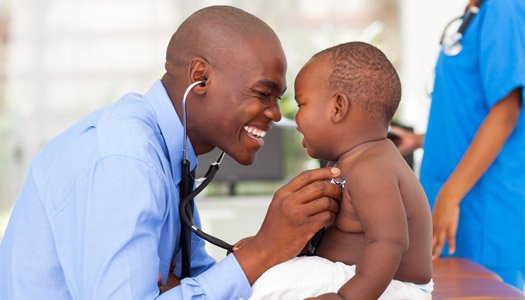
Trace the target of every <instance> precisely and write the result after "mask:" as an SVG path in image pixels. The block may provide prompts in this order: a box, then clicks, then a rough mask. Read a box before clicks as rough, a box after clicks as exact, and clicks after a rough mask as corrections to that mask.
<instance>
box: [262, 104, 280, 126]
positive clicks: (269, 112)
mask: <svg viewBox="0 0 525 300" xmlns="http://www.w3.org/2000/svg"><path fill="white" fill-rule="evenodd" d="M264 115H265V116H266V117H268V118H269V119H270V120H272V121H274V122H279V120H281V118H282V116H283V115H282V113H281V109H280V108H279V104H278V103H277V102H276V103H275V104H272V105H271V106H269V107H268V108H266V109H265V110H264Z"/></svg>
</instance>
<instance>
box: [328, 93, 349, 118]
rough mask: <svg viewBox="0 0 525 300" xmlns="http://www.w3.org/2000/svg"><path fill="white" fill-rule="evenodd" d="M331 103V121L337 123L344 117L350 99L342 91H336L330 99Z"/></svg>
mask: <svg viewBox="0 0 525 300" xmlns="http://www.w3.org/2000/svg"><path fill="white" fill-rule="evenodd" d="M330 103H331V105H332V122H334V123H339V122H341V121H342V120H344V119H345V118H346V115H347V114H348V111H349V110H350V99H349V98H348V96H347V95H346V94H344V93H337V94H335V95H334V96H333V98H332V100H331V101H330Z"/></svg>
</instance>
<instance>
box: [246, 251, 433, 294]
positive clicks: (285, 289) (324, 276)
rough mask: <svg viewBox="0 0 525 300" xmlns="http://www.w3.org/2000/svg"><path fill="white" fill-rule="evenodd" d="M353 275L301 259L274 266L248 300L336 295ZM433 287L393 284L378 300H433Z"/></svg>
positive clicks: (327, 264) (324, 263) (347, 268)
mask: <svg viewBox="0 0 525 300" xmlns="http://www.w3.org/2000/svg"><path fill="white" fill-rule="evenodd" d="M354 275H355V266H349V265H345V264H343V263H340V262H336V263H334V262H331V261H329V260H327V259H324V258H322V257H319V256H301V257H296V258H294V259H291V260H289V261H287V262H284V263H282V264H279V265H276V266H274V267H273V268H271V269H269V270H268V271H266V272H265V273H264V274H263V275H262V276H261V277H259V279H258V280H257V281H256V282H255V283H254V284H253V287H252V288H253V294H252V296H251V298H250V299H251V300H258V299H284V300H286V299H293V300H295V299H304V298H308V297H314V296H318V295H321V294H324V293H337V291H338V290H339V288H340V287H341V286H342V285H343V284H345V283H346V282H347V281H348V280H350V278H352V277H353V276H354ZM433 286H434V283H433V282H432V280H431V281H430V282H429V283H427V284H424V285H417V284H414V283H410V282H401V281H398V280H392V282H391V283H390V284H389V285H388V287H387V288H386V290H385V292H384V293H383V294H382V295H381V297H380V298H379V299H380V300H387V299H388V300H394V299H395V300H402V299H403V300H404V299H406V300H419V299H421V300H423V299H424V300H426V299H432V295H431V293H432V290H433Z"/></svg>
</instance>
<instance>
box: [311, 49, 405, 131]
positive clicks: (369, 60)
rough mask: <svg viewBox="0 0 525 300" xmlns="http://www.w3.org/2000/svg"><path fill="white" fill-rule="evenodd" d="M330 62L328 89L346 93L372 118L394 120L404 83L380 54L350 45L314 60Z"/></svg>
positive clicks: (324, 52)
mask: <svg viewBox="0 0 525 300" xmlns="http://www.w3.org/2000/svg"><path fill="white" fill-rule="evenodd" d="M325 55H327V56H328V57H329V59H330V68H331V73H330V76H329V79H328V80H329V86H330V88H331V89H332V90H333V91H334V92H344V93H346V94H347V95H348V97H350V99H351V100H352V101H353V102H355V103H357V104H358V105H359V106H360V107H362V109H363V110H364V111H365V112H367V113H368V114H369V115H370V117H375V118H379V119H380V120H383V121H384V122H385V124H386V125H388V123H389V122H390V121H391V120H392V117H393V116H394V113H395V112H396V110H397V107H398V105H399V101H400V100H401V82H400V80H399V76H398V75H397V72H396V69H395V68H394V66H393V65H392V63H391V62H390V61H389V60H388V58H387V57H386V56H385V54H384V53H383V52H381V50H379V49H378V48H376V47H374V46H372V45H370V44H367V43H364V42H349V43H344V44H340V45H337V46H334V47H331V48H328V49H325V50H323V51H321V52H319V53H317V54H315V55H314V56H313V58H316V57H324V56H325Z"/></svg>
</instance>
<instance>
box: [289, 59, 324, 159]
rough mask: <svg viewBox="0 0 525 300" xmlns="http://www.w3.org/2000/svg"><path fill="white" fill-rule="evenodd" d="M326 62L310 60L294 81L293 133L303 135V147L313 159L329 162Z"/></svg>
mask: <svg viewBox="0 0 525 300" xmlns="http://www.w3.org/2000/svg"><path fill="white" fill-rule="evenodd" d="M329 74H330V73H329V67H328V59H326V58H322V57H321V58H313V59H311V60H310V61H308V63H306V65H305V66H304V67H303V68H302V69H301V71H299V74H297V78H296V79H295V101H296V102H297V106H298V107H299V110H298V111H297V114H296V115H295V122H296V123H297V130H298V131H299V132H300V133H302V134H303V142H302V144H303V147H305V148H306V151H307V152H308V155H310V156H311V157H313V158H319V159H325V160H331V159H333V158H332V157H331V155H330V152H331V150H332V149H331V143H332V142H333V137H332V136H331V133H332V132H331V131H330V128H331V126H332V124H331V122H330V118H331V114H330V98H331V94H330V90H329V86H328V79H329Z"/></svg>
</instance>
